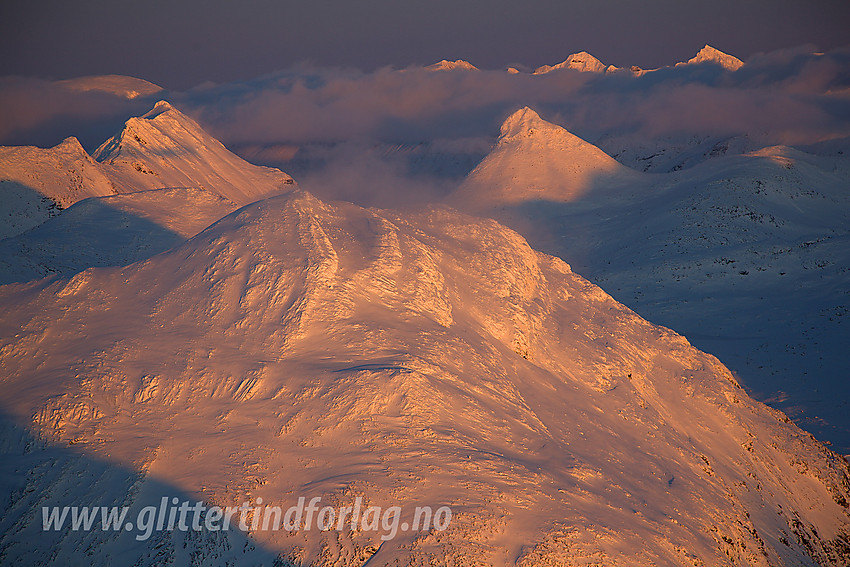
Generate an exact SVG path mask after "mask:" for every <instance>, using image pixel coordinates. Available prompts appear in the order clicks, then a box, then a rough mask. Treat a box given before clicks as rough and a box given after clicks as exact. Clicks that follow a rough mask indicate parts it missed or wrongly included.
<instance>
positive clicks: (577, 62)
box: [534, 51, 607, 75]
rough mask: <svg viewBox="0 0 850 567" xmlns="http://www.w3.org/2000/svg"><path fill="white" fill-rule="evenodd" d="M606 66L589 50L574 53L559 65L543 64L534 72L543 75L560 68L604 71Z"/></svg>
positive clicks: (585, 71) (589, 71)
mask: <svg viewBox="0 0 850 567" xmlns="http://www.w3.org/2000/svg"><path fill="white" fill-rule="evenodd" d="M606 68H607V66H606V65H605V64H604V63H603V62H602V61H600V60H599V59H597V58H596V57H594V56H593V55H591V54H590V53H588V52H587V51H579V52H578V53H573V54H572V55H570V56H569V57H567V58H566V59H565V60H564V61H562V62H561V63H558V64H557V65H543V66H542V67H538V68H537V69H536V70H535V71H534V74H535V75H543V74H546V73H550V72H552V71H557V70H559V69H572V70H574V71H581V72H583V73H604V72H605V69H606Z"/></svg>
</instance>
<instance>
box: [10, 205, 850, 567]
mask: <svg viewBox="0 0 850 567" xmlns="http://www.w3.org/2000/svg"><path fill="white" fill-rule="evenodd" d="M0 304H2V308H3V311H4V317H3V318H2V322H0V325H2V327H0V328H2V332H0V368H2V379H1V380H2V386H3V391H4V397H3V411H4V412H5V413H6V414H7V415H8V416H9V417H10V418H11V419H12V420H14V421H15V422H16V423H18V424H20V425H23V426H26V427H29V428H31V430H32V433H31V434H30V435H29V437H28V436H27V435H17V434H16V435H12V434H9V435H6V436H4V451H5V453H6V455H5V458H4V459H3V461H4V466H5V467H10V466H11V467H14V474H4V475H3V479H4V480H3V482H4V487H5V488H6V489H7V490H8V491H9V492H8V494H13V495H14V497H13V498H11V499H8V500H7V501H8V502H10V503H11V505H9V506H7V507H6V508H5V510H4V512H3V516H2V518H0V525H3V526H4V530H3V532H2V533H3V535H2V536H0V549H2V554H3V557H4V558H5V559H6V560H8V561H11V562H15V561H29V562H41V561H48V560H49V561H51V562H53V563H55V564H72V563H74V562H75V561H76V560H77V557H78V556H77V555H76V554H78V553H81V552H83V553H86V556H85V560H86V562H87V563H88V564H106V563H108V562H110V561H114V560H115V557H116V556H113V555H112V554H113V553H119V554H120V557H121V558H122V559H121V561H122V562H124V563H126V564H138V565H154V564H157V565H162V564H172V563H174V562H183V561H185V562H191V561H195V562H198V561H200V562H202V563H205V564H224V562H225V561H238V556H239V553H240V549H241V552H242V554H243V555H242V556H241V557H242V561H248V562H259V560H258V559H257V556H258V555H262V554H263V553H264V552H266V551H267V552H268V553H269V555H277V556H278V564H281V565H316V566H326V565H328V566H329V565H363V564H364V563H365V562H366V561H367V560H368V563H369V564H370V565H371V564H380V565H384V564H401V565H422V564H429V562H430V563H434V562H437V563H441V562H442V563H446V564H486V565H520V566H532V565H535V566H536V565H561V564H575V563H587V562H595V563H597V564H604V565H659V564H665V565H694V564H697V565H816V564H821V565H840V564H845V563H846V562H847V560H848V551H847V550H848V537H850V533H849V532H848V512H847V501H848V499H850V478H848V465H847V463H846V462H845V461H843V460H842V459H840V458H839V457H837V456H836V455H834V454H832V453H830V452H829V451H827V450H826V449H825V448H824V447H823V446H822V445H820V444H818V443H817V442H816V441H815V440H814V439H812V438H811V437H810V436H809V435H807V434H805V433H803V432H802V431H800V430H799V429H798V428H797V427H796V426H794V425H793V424H792V423H790V422H788V420H787V419H785V418H784V416H783V415H781V414H780V413H778V412H776V411H774V410H771V409H769V408H767V407H766V406H764V405H762V404H760V403H758V402H754V401H753V400H752V399H750V398H749V397H748V396H747V394H746V393H745V392H744V391H743V390H742V389H741V388H740V387H739V386H738V384H737V383H736V381H735V379H734V378H733V377H732V375H731V374H730V373H729V371H728V370H727V369H726V368H724V367H723V366H722V365H721V364H720V363H719V362H718V361H717V360H716V359H715V358H714V357H712V356H710V355H707V354H704V353H702V352H700V351H698V350H696V349H695V348H693V347H691V346H690V345H689V344H688V342H687V341H686V340H685V339H684V338H682V337H681V336H678V335H676V334H675V333H673V332H671V331H669V330H668V329H665V328H662V327H657V326H655V325H653V324H651V323H648V322H647V321H645V320H643V319H641V318H640V317H639V316H637V315H636V314H635V313H634V312H632V311H631V310H629V309H627V308H626V307H624V306H623V305H621V304H619V303H617V302H616V301H615V300H613V299H612V298H611V297H610V296H609V295H607V294H606V293H605V292H603V291H602V290H601V289H599V288H598V287H596V286H594V285H593V284H591V283H589V282H588V281H587V280H585V279H583V278H582V277H580V276H579V275H577V274H575V273H574V272H573V271H572V270H571V269H570V267H569V266H568V265H567V264H565V263H564V262H563V261H561V260H559V259H557V258H554V257H551V256H547V255H545V254H541V253H538V252H535V251H534V250H533V249H531V248H530V247H529V246H528V244H527V243H526V242H525V240H524V239H523V238H522V237H520V236H519V235H518V234H516V233H515V232H513V231H511V230H508V229H507V228H505V227H503V226H501V225H499V224H497V223H496V222H494V221H492V220H481V219H475V218H471V217H467V216H464V215H461V214H458V213H456V212H453V211H451V210H447V209H442V208H428V209H426V210H423V211H421V212H419V213H416V214H404V215H402V214H399V213H395V212H392V211H386V210H377V209H363V208H359V207H357V206H354V205H350V204H344V203H335V204H329V203H323V202H321V201H319V200H317V199H315V198H314V197H311V196H310V195H309V194H305V193H301V192H296V193H293V194H289V195H284V196H280V197H275V198H271V199H267V200H264V201H260V202H257V203H254V204H252V205H249V206H247V207H244V208H242V209H240V210H238V211H236V212H234V213H232V214H230V215H229V216H227V217H225V218H224V219H222V220H221V221H219V222H218V223H216V224H214V225H213V226H211V227H209V228H207V229H206V230H205V231H203V232H201V233H200V234H198V235H197V236H195V237H194V238H192V239H191V240H189V241H187V242H185V243H184V244H181V245H179V246H177V247H176V248H174V249H172V250H170V251H168V252H165V253H163V254H160V255H158V256H155V257H152V258H150V259H148V260H146V261H143V262H139V263H136V264H133V265H130V266H127V267H125V268H108V269H89V270H86V271H84V272H81V273H79V274H78V275H76V276H74V277H73V278H71V279H61V280H57V281H52V282H50V281H42V282H40V283H34V284H27V285H9V286H3V287H0ZM32 437H37V438H39V439H41V441H40V443H41V444H39V443H34V442H33V440H32ZM45 442H47V443H48V445H47V446H44V445H43V443H45ZM69 444H72V447H70V448H69V449H67V450H69V451H71V450H72V451H73V452H74V453H75V454H77V455H83V456H85V459H86V460H85V461H82V462H81V461H80V460H79V459H78V460H71V461H69V460H68V457H63V458H61V459H58V460H57V459H56V458H55V457H54V458H48V457H47V456H43V455H44V454H45V452H49V451H56V450H57V449H56V448H55V447H58V446H61V445H65V446H66V447H67V446H68V445H69ZM7 463H13V465H9V464H7ZM48 463H53V466H50V465H49V464H48ZM7 471H8V469H7ZM128 471H129V472H128ZM169 487H171V488H170V489H169ZM169 490H172V491H174V492H171V493H169ZM177 493H180V494H186V495H190V496H191V498H192V499H203V500H204V501H206V502H216V503H219V504H220V505H238V504H240V503H241V502H243V501H244V500H249V501H251V502H258V501H259V499H260V498H262V499H263V501H264V502H266V503H276V504H280V505H282V506H288V505H289V504H290V503H292V502H294V500H295V499H296V498H297V497H298V496H307V497H313V496H321V497H322V500H323V502H326V503H335V504H338V505H343V504H344V505H351V503H352V502H353V501H354V499H355V498H356V497H358V496H360V497H362V498H363V499H364V502H367V503H369V504H370V505H380V506H384V507H387V506H392V505H398V506H401V507H402V510H403V511H404V512H405V513H406V512H409V511H410V510H411V509H412V507H413V506H415V505H424V504H427V505H432V506H440V505H448V506H451V507H452V510H453V515H452V521H451V524H450V526H449V527H448V529H446V530H445V531H437V530H431V531H429V532H422V533H419V532H410V531H401V532H399V533H398V535H397V536H396V537H395V538H393V539H390V540H388V541H384V542H382V541H381V539H380V537H379V536H380V535H381V534H380V533H375V532H371V531H368V530H358V531H353V532H352V531H349V530H344V531H342V532H337V531H335V530H331V531H327V532H320V531H316V530H312V531H300V532H296V533H292V534H290V533H288V532H284V531H276V532H269V531H263V530H254V531H253V533H251V540H245V541H244V542H238V541H235V542H234V541H232V539H226V535H224V534H215V533H210V532H204V533H198V534H195V535H192V532H189V534H188V535H187V534H184V533H180V532H167V531H164V532H159V533H158V534H157V537H156V538H155V539H152V540H150V541H148V542H147V543H145V542H138V541H136V540H135V539H134V538H133V533H132V532H129V531H127V532H125V531H118V532H103V531H98V530H94V531H91V532H73V531H66V532H62V533H54V532H48V533H46V534H42V532H40V530H39V528H40V522H41V518H40V517H37V516H36V514H35V513H33V512H32V510H34V509H37V508H38V507H40V506H42V505H82V504H89V503H91V502H96V503H99V504H100V503H105V502H118V503H124V504H125V505H128V506H131V507H132V509H133V510H134V511H135V510H138V509H139V508H140V507H141V506H142V505H145V504H148V503H151V502H154V503H156V502H157V501H158V498H159V497H160V496H161V495H163V494H164V495H165V496H166V497H168V496H169V495H170V494H174V495H175V496H176V495H177ZM290 501H292V502H290ZM103 505H106V504H103ZM236 536H239V537H241V534H230V537H231V538H232V537H236ZM57 538H58V539H57ZM237 545H241V546H242V547H241V548H239V547H237V548H236V549H234V546H237ZM234 554H236V555H237V558H234Z"/></svg>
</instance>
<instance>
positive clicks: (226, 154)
mask: <svg viewBox="0 0 850 567" xmlns="http://www.w3.org/2000/svg"><path fill="white" fill-rule="evenodd" d="M94 158H95V159H92V157H90V156H89V155H88V154H87V153H86V152H85V150H84V149H83V148H82V146H81V145H80V143H79V142H78V141H77V139H76V138H68V139H66V140H65V141H64V142H62V143H61V144H59V145H57V146H55V147H53V148H47V149H42V148H35V147H29V146H23V147H21V146H10V147H0V198H2V202H3V208H2V210H0V214H2V215H3V216H4V217H6V219H5V220H4V222H3V224H0V238H7V237H10V236H15V235H17V234H21V233H23V232H24V231H26V230H28V229H30V228H32V227H35V226H38V225H39V224H41V223H43V222H44V221H46V220H47V219H49V218H52V217H54V216H56V215H57V214H58V213H59V212H60V211H61V210H62V209H65V208H68V207H69V206H71V205H73V204H74V203H76V202H78V201H80V200H81V199H85V198H88V197H100V196H106V195H115V194H128V193H138V192H140V191H148V190H151V189H164V188H188V189H187V190H189V191H192V190H201V191H206V192H207V193H209V194H210V197H211V198H213V199H219V200H222V199H223V200H226V201H229V202H231V203H235V204H239V205H244V204H247V203H250V202H252V201H256V200H257V199H260V198H262V197H265V196H269V195H273V194H278V193H284V192H287V191H290V190H291V189H292V187H293V180H292V177H290V176H289V175H287V174H285V173H283V172H282V171H280V170H278V169H275V168H270V167H259V166H255V165H252V164H250V163H248V162H246V161H245V160H243V159H242V158H240V157H238V156H237V155H235V154H233V153H231V152H230V151H228V150H227V149H226V148H225V147H224V146H223V145H222V144H221V142H219V141H218V140H216V139H215V138H213V137H212V136H210V135H209V134H208V133H206V132H205V131H204V130H203V129H202V128H201V127H200V126H199V125H198V124H197V123H196V122H195V121H194V120H192V119H190V118H189V117H187V116H186V115H184V114H183V113H181V112H180V111H179V110H177V109H175V108H173V107H172V106H171V105H170V104H169V103H167V102H165V101H160V102H158V103H157V104H156V106H155V107H154V108H153V110H151V111H150V112H148V113H147V114H145V115H144V116H142V117H139V118H131V119H129V120H128V121H127V123H126V124H125V126H124V128H123V130H122V131H121V132H120V133H119V134H117V135H116V136H114V137H112V138H110V139H109V140H107V141H106V142H104V143H103V144H102V145H101V146H100V148H98V149H97V150H96V152H95V154H94ZM200 198H201V199H203V197H200ZM130 200H132V198H126V199H124V200H123V201H122V202H124V203H127V202H129V201H130ZM143 200H144V201H145V202H148V203H150V202H151V199H150V196H148V197H145V198H143ZM230 210H232V209H230ZM226 212H229V211H224V212H223V213H222V215H223V214H226ZM187 215H188V216H187V218H192V217H193V213H192V212H191V211H187ZM178 216H180V215H178ZM220 216H221V215H219V217H216V218H220ZM204 226H206V225H204ZM201 228H203V227H201Z"/></svg>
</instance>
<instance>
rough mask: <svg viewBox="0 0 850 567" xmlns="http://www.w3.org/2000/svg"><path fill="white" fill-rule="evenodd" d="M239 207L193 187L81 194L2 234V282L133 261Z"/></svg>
mask: <svg viewBox="0 0 850 567" xmlns="http://www.w3.org/2000/svg"><path fill="white" fill-rule="evenodd" d="M237 208H239V206H238V205H237V204H236V203H234V202H232V201H229V200H227V199H225V198H223V197H220V196H218V195H216V194H214V193H211V192H209V191H205V190H203V189H197V188H193V187H176V188H168V189H151V190H149V191H138V192H135V193H124V194H121V195H112V196H109V197H91V198H88V199H83V200H82V201H79V202H78V203H76V204H74V205H72V206H71V207H69V208H68V209H67V210H65V211H64V212H62V214H60V215H58V216H56V217H55V218H50V219H48V220H47V221H45V222H44V223H43V224H41V225H39V226H37V227H36V228H33V229H31V230H28V231H26V232H24V233H23V234H20V235H18V236H16V237H14V238H7V239H5V240H0V284H5V283H10V282H26V281H31V280H35V279H38V278H41V277H44V276H48V275H60V276H67V277H70V276H73V275H74V274H76V273H77V272H81V271H83V270H85V269H86V268H90V267H93V266H124V265H127V264H131V263H133V262H135V261H137V260H143V259H145V258H149V257H150V256H153V255H154V254H158V253H160V252H163V251H165V250H168V249H169V248H172V247H174V246H176V245H178V244H180V243H181V242H183V241H185V240H187V239H189V238H191V237H192V236H194V235H196V234H197V233H199V232H200V231H202V230H203V229H205V228H206V227H208V226H209V225H211V224H212V223H214V222H215V221H217V220H218V219H220V218H221V217H223V216H225V215H227V214H228V213H230V212H232V211H234V210H236V209H237Z"/></svg>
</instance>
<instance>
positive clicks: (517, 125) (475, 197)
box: [450, 107, 634, 212]
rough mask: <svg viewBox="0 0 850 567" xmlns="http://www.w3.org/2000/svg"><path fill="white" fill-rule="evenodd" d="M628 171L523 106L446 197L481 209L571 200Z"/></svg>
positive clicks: (589, 144)
mask: <svg viewBox="0 0 850 567" xmlns="http://www.w3.org/2000/svg"><path fill="white" fill-rule="evenodd" d="M633 175H634V172H632V171H631V170H629V169H627V168H626V167H624V166H622V165H621V164H619V163H618V162H617V161H616V160H615V159H614V158H612V157H611V156H609V155H608V154H606V153H605V152H603V151H602V150H600V149H599V148H597V147H596V146H594V145H593V144H591V143H589V142H586V141H585V140H582V139H581V138H579V137H578V136H576V135H574V134H572V133H570V132H569V131H567V130H566V129H564V128H562V127H560V126H558V125H556V124H552V123H551V122H547V121H545V120H543V119H542V118H540V115H539V114H537V112H535V111H534V110H532V109H530V108H528V107H525V108H522V109H520V110H517V111H516V112H514V113H513V114H512V115H510V116H509V117H508V118H507V119H506V120H505V121H504V123H503V124H502V128H501V136H500V137H499V141H498V143H497V144H496V147H495V148H494V149H493V151H492V152H490V154H489V155H488V156H487V157H486V158H484V160H483V161H482V162H481V163H480V164H479V165H478V167H476V168H475V170H474V171H473V172H472V173H470V174H469V176H468V177H467V179H466V181H465V182H464V183H463V185H462V186H461V187H460V188H459V189H458V191H456V192H455V193H454V194H453V195H452V196H450V202H452V203H453V204H455V205H456V206H460V207H461V208H464V209H466V210H472V211H475V212H482V211H484V210H487V209H489V208H491V207H499V206H502V205H505V204H519V203H521V202H525V201H529V200H540V199H543V200H552V201H558V202H565V201H572V200H575V199H579V198H581V197H582V196H583V195H585V194H586V193H587V192H588V191H590V190H591V189H592V187H593V186H594V185H595V184H596V182H597V181H598V180H599V179H602V178H606V179H609V180H612V179H613V178H615V177H622V178H630V177H631V176H633Z"/></svg>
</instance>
